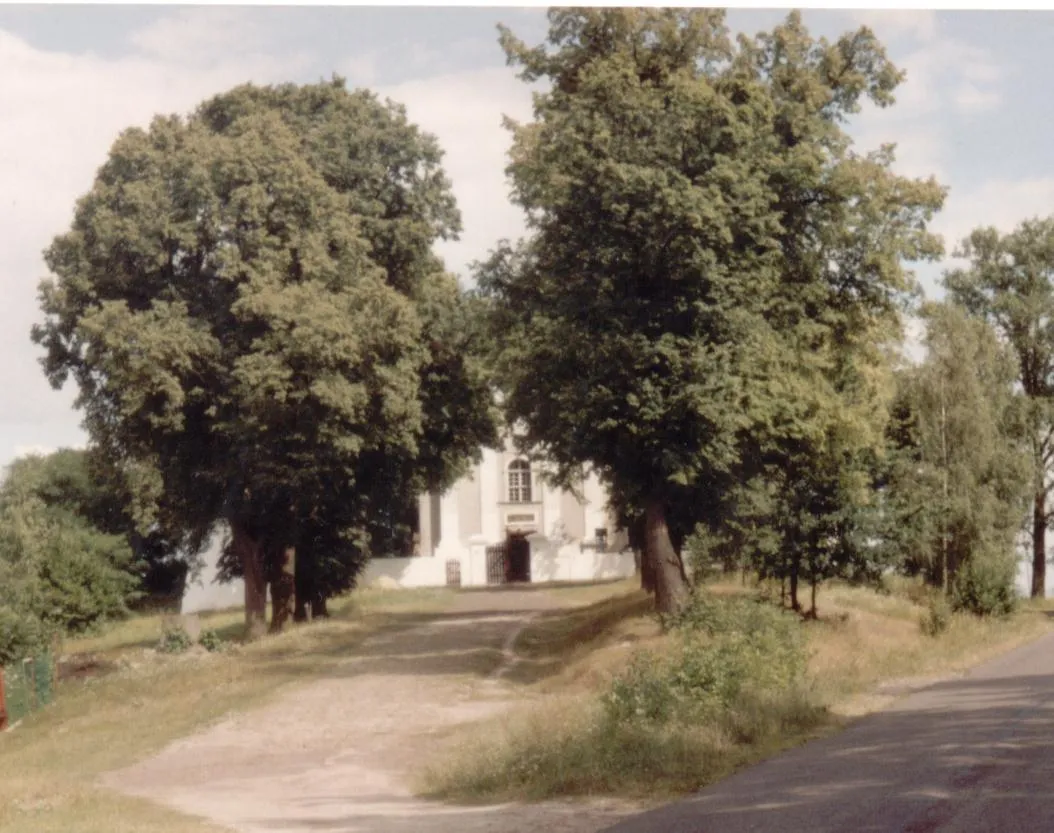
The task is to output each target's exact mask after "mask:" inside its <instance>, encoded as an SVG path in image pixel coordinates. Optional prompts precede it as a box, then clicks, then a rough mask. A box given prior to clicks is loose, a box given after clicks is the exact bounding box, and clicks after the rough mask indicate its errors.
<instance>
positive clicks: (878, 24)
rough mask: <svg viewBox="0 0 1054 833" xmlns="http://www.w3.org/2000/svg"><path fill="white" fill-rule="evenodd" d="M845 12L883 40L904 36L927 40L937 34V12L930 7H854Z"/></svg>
mask: <svg viewBox="0 0 1054 833" xmlns="http://www.w3.org/2000/svg"><path fill="white" fill-rule="evenodd" d="M847 14H848V16H849V17H850V18H851V19H852V20H853V21H854V22H856V23H858V24H862V25H864V26H867V27H869V28H871V29H872V30H873V31H874V32H875V34H876V35H878V36H879V38H880V39H881V40H883V41H886V40H893V39H895V38H900V37H904V36H910V37H912V38H915V39H916V40H924V41H928V40H931V39H932V38H934V37H935V36H936V34H937V13H936V12H935V11H933V10H932V9H854V10H852V11H849V12H847Z"/></svg>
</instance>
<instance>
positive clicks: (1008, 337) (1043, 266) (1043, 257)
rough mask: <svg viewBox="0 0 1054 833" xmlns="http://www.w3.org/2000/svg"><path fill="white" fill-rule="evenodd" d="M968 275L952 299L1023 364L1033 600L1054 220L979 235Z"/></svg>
mask: <svg viewBox="0 0 1054 833" xmlns="http://www.w3.org/2000/svg"><path fill="white" fill-rule="evenodd" d="M956 254H957V255H958V256H960V257H962V258H965V259H968V260H969V262H970V265H969V266H968V267H967V268H964V269H953V270H951V271H949V272H947V273H946V274H945V277H944V284H945V286H946V287H947V289H948V293H949V295H950V296H951V298H952V299H954V300H955V301H956V302H957V303H959V304H961V305H962V306H963V307H965V308H966V309H967V310H969V311H970V312H971V313H972V314H974V315H976V316H979V317H981V318H983V319H984V320H985V321H987V322H988V323H989V324H991V325H992V326H993V327H994V328H995V329H996V331H997V332H998V333H999V335H1000V336H1001V337H1002V338H1003V339H1004V340H1005V341H1006V343H1008V344H1009V345H1010V346H1011V347H1012V348H1013V351H1014V354H1015V356H1016V358H1017V374H1016V376H1017V381H1018V382H1019V383H1020V385H1021V387H1022V389H1023V391H1024V394H1025V396H1026V397H1027V400H1028V408H1027V411H1026V414H1027V426H1028V434H1029V439H1030V444H1031V449H1032V499H1033V515H1032V530H1031V531H1032V552H1033V554H1032V595H1033V596H1042V595H1044V594H1045V593H1046V578H1045V577H1046V570H1047V546H1046V537H1047V526H1048V524H1049V521H1050V513H1051V510H1050V508H1049V506H1048V501H1049V497H1050V490H1051V486H1052V481H1051V472H1052V464H1054V316H1052V312H1054V218H1049V219H1045V220H1041V219H1035V220H1028V221H1026V222H1023V223H1022V224H1021V225H1019V226H1018V227H1017V228H1016V229H1014V231H1013V232H1011V233H1010V234H1006V235H1000V234H999V232H998V231H997V230H996V229H994V228H978V229H975V230H974V231H973V233H971V234H970V236H969V237H968V238H967V239H966V240H965V241H963V243H962V246H961V247H960V248H959V250H958V251H957V252H956Z"/></svg>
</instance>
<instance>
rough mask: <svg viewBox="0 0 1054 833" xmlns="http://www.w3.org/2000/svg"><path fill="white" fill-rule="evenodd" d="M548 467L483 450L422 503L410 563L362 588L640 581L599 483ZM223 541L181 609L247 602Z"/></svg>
mask: <svg viewBox="0 0 1054 833" xmlns="http://www.w3.org/2000/svg"><path fill="white" fill-rule="evenodd" d="M542 473H543V467H542V466H540V465H539V464H537V463H532V462H530V461H528V460H527V459H526V458H524V457H523V456H521V455H519V454H517V453H516V451H515V450H514V448H513V446H512V443H511V442H507V443H506V446H505V448H504V449H503V450H501V451H496V450H494V449H489V448H488V449H484V450H483V458H482V460H481V461H480V462H479V464H477V465H476V466H474V467H473V468H472V469H471V470H470V471H469V473H468V474H467V475H465V476H464V477H463V478H461V480H459V481H458V482H457V483H455V484H454V485H453V486H452V487H451V488H450V489H449V490H447V491H446V492H445V493H444V494H442V495H439V494H427V495H422V496H421V498H420V500H419V501H418V534H417V538H416V545H415V552H414V554H413V555H412V556H408V557H400V558H374V559H372V560H371V561H369V562H368V563H367V565H366V567H365V569H364V570H363V572H362V574H361V575H360V576H359V584H360V585H361V586H381V587H444V586H454V587H483V586H487V585H492V586H493V585H499V584H508V583H515V582H560V581H566V582H587V581H601V580H610V579H618V578H626V577H629V576H632V575H634V574H635V573H636V561H635V559H634V555H633V552H632V551H631V550H630V549H629V546H628V543H629V542H628V539H627V536H626V534H625V532H624V531H623V530H620V529H618V527H617V525H616V523H615V519H614V517H613V516H612V514H611V512H610V511H609V509H608V505H607V504H608V496H607V492H606V490H605V489H604V487H603V486H602V485H601V483H600V481H599V480H598V479H597V477H596V475H590V476H589V477H587V478H586V479H585V481H584V482H583V483H582V484H581V485H580V487H579V489H578V490H577V491H578V494H577V495H576V494H574V493H572V492H568V491H564V490H561V489H555V488H553V487H551V486H549V485H548V484H547V483H546V482H545V481H544V479H543V477H542ZM222 544H223V535H222V534H216V535H214V536H213V539H212V541H211V543H210V546H209V547H208V549H207V550H206V551H205V552H204V553H203V554H202V561H203V563H202V568H201V571H200V574H199V575H198V576H197V577H196V578H195V579H192V580H188V582H187V587H186V590H185V591H184V595H183V601H182V606H181V610H182V612H183V613H195V612H199V611H203V610H219V609H223V608H229V607H236V606H238V605H240V604H242V603H243V601H244V593H245V589H244V586H243V584H242V582H241V580H240V579H238V580H235V581H231V582H229V583H227V584H222V585H221V584H218V583H217V582H216V580H215V579H216V571H217V563H218V561H219V557H220V551H221V549H222Z"/></svg>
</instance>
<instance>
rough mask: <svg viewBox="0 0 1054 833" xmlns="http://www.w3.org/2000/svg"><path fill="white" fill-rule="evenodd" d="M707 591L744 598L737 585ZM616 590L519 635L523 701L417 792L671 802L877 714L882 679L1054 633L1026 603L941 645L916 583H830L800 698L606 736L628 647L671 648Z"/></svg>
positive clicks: (959, 630)
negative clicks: (929, 630)
mask: <svg viewBox="0 0 1054 833" xmlns="http://www.w3.org/2000/svg"><path fill="white" fill-rule="evenodd" d="M710 589H711V591H712V592H716V593H720V594H737V593H744V592H749V591H747V590H746V589H745V588H743V587H742V586H738V585H735V584H719V585H714V586H712V587H711V588H710ZM608 591H609V597H608V598H606V599H600V600H598V601H597V602H596V603H594V604H593V605H591V606H589V607H587V608H584V609H582V610H575V611H571V612H566V613H559V614H554V615H552V616H549V617H546V618H544V619H542V620H540V621H538V622H537V623H535V624H534V625H532V626H531V627H530V628H529V629H528V630H527V631H526V632H525V633H524V634H523V635H522V636H521V638H520V640H519V642H518V645H517V647H518V650H519V653H520V655H521V656H522V658H523V660H522V662H521V663H520V665H519V666H518V667H517V668H516V669H514V672H513V673H512V674H511V675H510V679H512V680H514V681H515V682H517V683H519V684H520V685H521V687H522V688H521V691H522V694H523V695H524V697H525V699H527V700H528V703H527V704H526V705H525V706H524V707H522V708H519V709H517V710H514V711H512V712H511V713H509V714H508V715H505V716H503V717H501V718H498V719H494V720H491V721H488V722H486V723H483V724H478V725H475V726H470V727H466V729H465V730H464V731H462V732H461V733H460V735H459V736H458V737H456V738H454V740H453V742H452V745H451V749H450V752H449V755H448V756H446V757H445V758H444V759H443V760H441V761H438V762H433V763H432V765H431V766H429V767H428V768H427V769H426V770H425V771H424V772H422V773H421V775H420V781H419V787H420V789H421V791H422V792H423V793H425V794H428V795H432V796H435V797H440V798H446V799H452V800H458V801H480V800H488V801H489V800H498V799H500V800H510V799H523V798H526V799H539V798H545V797H550V796H556V795H582V794H598V793H601V794H603V793H617V794H620V795H624V796H638V797H642V798H648V799H656V798H662V797H665V796H670V795H675V794H678V793H682V792H685V791H688V790H693V789H697V788H699V787H701V786H703V785H704V784H706V783H710V782H712V781H714V780H717V779H718V778H721V777H723V776H725V775H727V774H728V773H729V772H731V771H732V770H734V769H736V768H738V767H741V766H744V765H747V764H749V763H752V762H755V761H757V760H760V759H762V758H764V757H766V756H768V755H771V754H773V753H775V752H777V751H779V750H780V749H783V748H786V747H787V746H788V745H793V744H795V743H799V742H801V741H803V740H805V739H807V738H809V737H813V736H816V735H817V734H818V733H823V732H827V731H832V730H834V729H836V728H837V727H838V726H839V725H840V724H841V723H842V722H844V720H845V719H846V718H847V717H850V716H854V715H859V714H862V713H865V712H867V711H870V710H874V709H876V708H881V707H883V706H884V705H886V704H888V703H889V702H890V701H891V700H892V699H893V697H894V696H895V693H888V694H882V693H878V692H879V690H880V689H881V688H882V686H883V684H885V687H886V688H888V689H889V690H890V691H891V692H901V693H902V692H903V690H904V689H905V688H906V687H909V686H906V685H905V681H904V680H903V678H909V677H914V678H917V677H919V676H922V677H926V676H933V675H940V674H948V673H953V672H955V671H958V670H961V669H964V668H967V667H969V666H971V665H974V664H976V663H978V662H981V661H983V660H984V659H986V658H988V657H990V656H993V655H995V654H997V653H999V652H1001V651H1004V650H1007V649H1009V648H1011V647H1013V646H1015V645H1017V644H1020V643H1022V642H1024V641H1026V640H1028V639H1030V638H1034V637H1035V636H1038V635H1039V634H1041V633H1042V632H1044V631H1045V630H1046V629H1047V628H1048V627H1049V624H1048V622H1049V620H1048V617H1047V616H1046V615H1045V612H1044V611H1042V610H1040V609H1037V608H1035V607H1033V606H1030V605H1026V606H1024V607H1023V609H1022V610H1021V611H1020V612H1019V613H1018V614H1016V615H1015V616H1013V617H1011V618H1009V619H1006V620H987V621H985V620H980V619H976V618H974V617H969V616H955V617H953V621H952V624H951V627H950V628H949V629H948V630H947V631H946V632H945V633H944V634H942V635H941V636H939V637H936V638H933V637H928V636H925V635H924V634H923V633H922V632H921V630H920V628H919V619H920V617H921V616H922V615H923V613H924V607H922V606H921V605H920V604H918V603H916V602H915V601H913V600H912V597H913V596H915V597H917V596H918V594H917V593H916V592H914V588H911V587H910V586H908V585H906V584H902V585H901V586H900V588H899V592H896V593H894V594H892V595H879V594H877V593H875V592H873V591H870V590H865V589H861V588H851V587H844V586H833V587H831V588H829V589H827V590H825V591H824V593H823V595H822V597H821V605H822V609H821V613H822V618H821V619H820V620H819V621H816V622H808V623H803V624H802V627H805V628H807V629H808V639H809V647H810V654H811V656H810V661H809V671H810V674H809V684H808V687H807V689H806V691H805V693H804V697H803V696H802V695H800V694H796V695H794V696H792V697H790V698H788V700H787V702H784V703H780V704H776V705H775V706H774V707H771V708H770V709H769V710H768V711H769V713H763V712H762V711H759V710H758V709H757V708H752V709H751V708H744V709H743V710H742V712H741V713H739V714H736V715H734V716H733V719H732V721H731V722H730V723H728V724H726V725H722V726H691V727H672V728H671V729H668V730H661V731H650V732H642V731H640V730H639V729H626V730H619V731H612V730H611V729H610V727H605V724H604V721H602V720H601V719H600V709H599V707H598V696H597V695H598V694H599V693H600V692H602V691H604V690H606V689H607V687H608V685H609V682H610V680H611V678H612V677H613V676H614V675H615V674H617V673H619V672H620V671H621V670H622V669H624V668H625V667H626V664H627V661H628V659H629V657H630V656H631V654H632V653H633V651H635V650H638V649H642V648H643V649H647V650H651V651H654V652H658V653H662V652H663V651H664V650H665V649H666V648H667V647H668V642H667V638H666V637H664V636H662V634H661V633H660V631H659V628H658V625H657V623H656V622H655V620H654V619H653V618H652V617H651V616H650V615H649V614H648V609H649V605H648V600H647V598H646V597H645V596H644V594H642V593H641V592H640V591H635V590H633V588H632V584H631V583H623V584H622V585H612V586H610V587H609V588H608ZM893 681H898V682H897V684H896V685H894V686H890V685H888V684H889V683H890V682H893ZM817 707H819V708H817Z"/></svg>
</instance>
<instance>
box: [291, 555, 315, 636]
mask: <svg viewBox="0 0 1054 833" xmlns="http://www.w3.org/2000/svg"><path fill="white" fill-rule="evenodd" d="M293 585H294V587H293V589H294V596H295V600H294V602H293V621H294V622H306V621H307V620H308V619H309V618H310V616H311V590H312V587H313V586H314V573H313V569H312V565H311V557H310V550H307V551H305V549H304V548H303V547H301V548H300V552H298V553H297V559H296V567H295V570H294V574H293Z"/></svg>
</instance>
